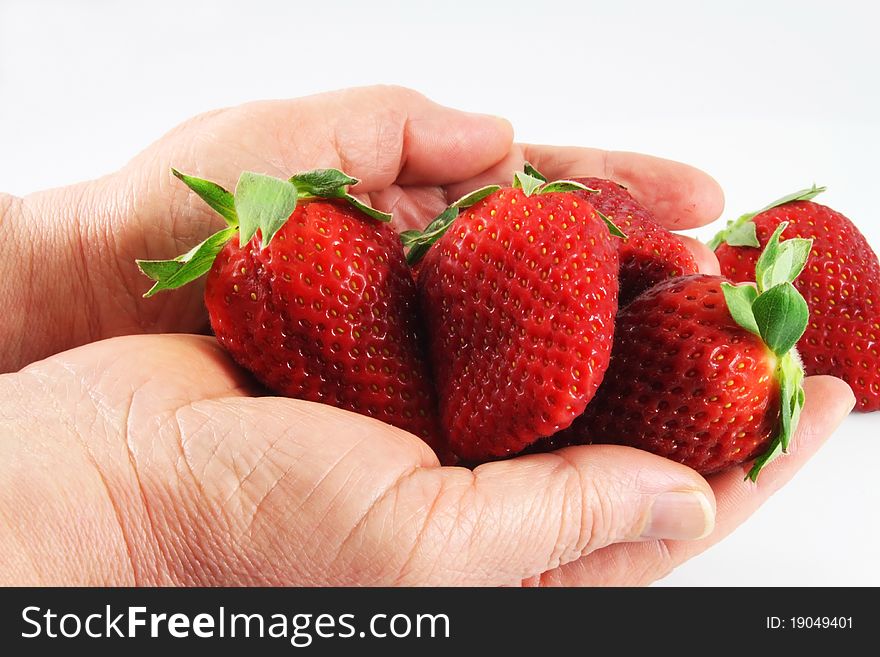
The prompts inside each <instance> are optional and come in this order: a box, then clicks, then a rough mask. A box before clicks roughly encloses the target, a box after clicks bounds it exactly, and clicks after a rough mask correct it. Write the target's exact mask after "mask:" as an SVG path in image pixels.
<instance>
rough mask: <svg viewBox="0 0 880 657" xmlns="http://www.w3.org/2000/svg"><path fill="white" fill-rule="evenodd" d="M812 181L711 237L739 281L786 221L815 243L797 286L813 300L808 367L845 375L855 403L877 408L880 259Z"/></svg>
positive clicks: (804, 351)
mask: <svg viewBox="0 0 880 657" xmlns="http://www.w3.org/2000/svg"><path fill="white" fill-rule="evenodd" d="M823 190H824V188H816V187H813V188H812V189H809V190H803V191H802V192H797V193H795V194H792V195H790V196H787V197H785V198H782V199H780V200H779V201H776V202H775V203H772V204H771V205H769V206H768V207H767V208H765V209H764V210H761V211H760V212H757V213H751V214H747V215H743V216H742V217H740V218H739V219H737V220H736V221H734V222H731V223H730V224H729V225H728V227H727V228H726V229H725V230H724V231H722V232H721V233H719V234H718V235H717V236H716V237H715V239H714V240H713V241H712V242H710V246H711V247H713V248H715V254H716V255H717V256H718V261H719V262H720V263H721V272H722V273H723V274H724V275H725V276H728V277H729V278H730V279H731V280H734V281H748V280H752V279H753V278H754V276H753V272H754V264H755V262H756V261H757V259H758V255H759V254H760V250H759V247H760V246H761V245H763V244H766V243H767V239H768V238H769V236H770V234H771V233H772V232H773V231H774V230H776V227H777V226H779V225H780V223H781V222H783V221H786V222H788V224H789V227H788V229H786V235H787V236H789V237H806V238H812V239H813V250H812V252H811V255H810V260H809V262H808V263H807V267H806V269H805V270H804V273H803V274H802V275H801V276H800V278H798V280H797V281H795V286H796V287H797V288H798V290H800V292H801V293H802V294H803V295H804V298H805V299H806V300H807V305H808V306H809V308H810V323H809V325H808V326H807V330H806V331H805V332H804V337H803V338H802V339H801V341H800V343H798V351H799V352H800V354H801V358H802V359H803V362H804V369H805V370H806V373H807V374H831V375H834V376H837V377H839V378H841V379H843V380H844V381H846V382H847V383H848V384H849V385H850V387H851V388H852V389H853V392H854V393H855V395H856V399H857V404H856V408H857V409H858V410H861V411H876V410H880V264H878V261H877V255H876V254H875V253H874V252H873V251H872V250H871V247H870V245H869V244H868V242H867V240H865V237H864V236H863V235H862V234H861V233H860V232H859V230H858V228H856V227H855V225H854V224H853V223H852V222H851V221H850V220H849V219H847V218H846V217H845V216H843V215H842V214H840V213H839V212H835V211H834V210H832V209H831V208H828V207H825V206H824V205H819V204H818V203H814V202H812V201H811V200H810V199H812V198H813V197H815V196H816V195H817V194H818V193H820V192H821V191H823Z"/></svg>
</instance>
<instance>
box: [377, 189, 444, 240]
mask: <svg viewBox="0 0 880 657" xmlns="http://www.w3.org/2000/svg"><path fill="white" fill-rule="evenodd" d="M370 203H371V204H372V205H373V207H374V208H378V209H379V210H382V211H384V212H390V213H391V215H392V217H393V218H392V225H393V226H394V228H395V229H396V230H398V231H404V230H410V229H415V228H419V229H421V228H424V227H425V226H426V225H427V224H428V222H429V221H431V219H433V218H434V217H436V216H437V215H438V214H440V213H441V212H443V210H445V209H446V206H447V205H449V199H448V198H447V197H446V194H445V193H444V191H443V188H442V187H401V186H400V185H391V186H390V187H386V188H385V189H383V190H382V191H379V192H374V193H372V194H370Z"/></svg>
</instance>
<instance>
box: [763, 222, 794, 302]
mask: <svg viewBox="0 0 880 657" xmlns="http://www.w3.org/2000/svg"><path fill="white" fill-rule="evenodd" d="M787 227H788V222H787V221H782V222H780V223H779V225H778V226H777V227H776V230H775V231H773V235H771V236H770V239H769V240H768V241H767V246H765V247H764V251H763V252H762V253H761V256H760V257H759V258H758V262H757V263H756V264H755V282H756V283H757V284H758V291H759V292H763V291H764V290H769V289H770V288H771V287H773V286H774V285H778V284H779V283H784V282H785V281H786V280H787V279H785V278H783V275H784V273H786V272H788V271H789V270H790V269H791V263H790V262H789V263H788V264H786V263H785V262H783V263H782V265H781V266H778V265H779V255H780V251H779V238H780V237H781V236H782V233H783V231H784V230H785V229H786V228H787ZM789 257H790V256H789Z"/></svg>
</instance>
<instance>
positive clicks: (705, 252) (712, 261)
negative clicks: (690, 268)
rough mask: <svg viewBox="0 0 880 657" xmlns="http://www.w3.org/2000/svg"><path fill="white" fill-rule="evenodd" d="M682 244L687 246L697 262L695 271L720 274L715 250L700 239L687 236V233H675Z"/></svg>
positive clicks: (713, 274)
mask: <svg viewBox="0 0 880 657" xmlns="http://www.w3.org/2000/svg"><path fill="white" fill-rule="evenodd" d="M676 237H678V239H680V240H681V241H682V242H683V243H684V245H685V246H686V247H687V248H688V250H689V251H690V252H691V254H692V255H693V256H694V260H695V261H696V262H697V271H699V272H700V273H701V274H710V275H712V276H719V275H720V274H721V265H719V264H718V258H717V257H716V256H715V252H714V251H713V250H712V249H710V248H709V247H708V246H706V245H705V244H703V243H702V242H701V241H700V240H698V239H694V238H693V237H688V236H687V235H676Z"/></svg>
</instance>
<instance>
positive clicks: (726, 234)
mask: <svg viewBox="0 0 880 657" xmlns="http://www.w3.org/2000/svg"><path fill="white" fill-rule="evenodd" d="M826 189H828V188H827V187H816V185H815V184H813V186H812V187H808V188H806V189H801V190H798V191H796V192H792V193H791V194H788V195H786V196H783V197H782V198H778V199H776V200H775V201H773V202H772V203H770V204H769V205H766V206H765V207H763V208H761V209H760V210H758V211H756V212H747V213H746V214H744V215H741V216H739V217H737V218H736V219H731V220H729V221H728V222H727V225H726V226H725V227H724V229H723V230H721V231H719V232H718V233H717V234H716V235H715V237H713V238H712V239H711V240H709V241H708V242H706V245H707V246H708V247H709V248H710V249H712V250H713V251H714V250H715V249H717V248H718V247H719V246H720V245H721V244H728V245H730V246H751V247H753V248H756V249H758V248H760V247H761V243H760V242H759V241H758V234H757V232H756V230H755V222H754V221H752V219H754V218H755V217H756V216H758V215H759V214H761V213H762V212H766V211H767V210H772V209H773V208H778V207H779V206H780V205H785V204H786V203H792V202H794V201H811V200H813V199H814V198H816V197H817V196H818V195H819V194H821V193H822V192H824V191H825V190H826Z"/></svg>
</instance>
